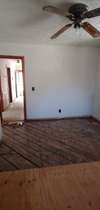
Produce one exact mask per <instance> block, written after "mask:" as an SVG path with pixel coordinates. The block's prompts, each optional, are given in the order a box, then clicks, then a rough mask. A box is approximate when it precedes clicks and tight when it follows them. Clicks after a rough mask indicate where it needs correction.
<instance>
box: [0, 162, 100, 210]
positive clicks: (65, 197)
mask: <svg viewBox="0 0 100 210" xmlns="http://www.w3.org/2000/svg"><path fill="white" fill-rule="evenodd" d="M9 192H10V193H9ZM0 209H3V210H11V209H14V210H27V209H30V210H47V209H48V210H51V209H52V210H69V209H71V210H90V209H91V210H99V209H100V161H98V162H93V163H85V164H74V165H69V166H68V165H67V166H66V165H65V166H58V167H49V168H42V169H30V170H21V171H14V172H2V173H0Z"/></svg>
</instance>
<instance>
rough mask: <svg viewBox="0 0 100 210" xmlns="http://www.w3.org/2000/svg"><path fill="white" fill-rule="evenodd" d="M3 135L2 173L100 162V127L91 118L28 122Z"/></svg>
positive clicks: (10, 127)
mask: <svg viewBox="0 0 100 210" xmlns="http://www.w3.org/2000/svg"><path fill="white" fill-rule="evenodd" d="M3 132H4V134H3V143H2V144H1V145H0V157H1V158H2V159H1V161H0V165H1V167H0V171H4V170H5V171H6V170H12V168H15V169H16V168H17V169H24V168H25V169H26V168H31V167H33V168H34V167H47V166H56V165H63V164H72V163H81V162H91V161H96V160H100V123H99V122H97V121H95V120H93V119H91V118H87V119H71V120H70V119H69V120H52V121H33V122H25V123H24V125H23V126H4V128H3ZM4 162H6V163H5V164H4ZM7 163H8V166H7V167H6V164H7ZM10 166H11V167H10Z"/></svg>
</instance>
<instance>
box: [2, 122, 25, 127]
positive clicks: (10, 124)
mask: <svg viewBox="0 0 100 210" xmlns="http://www.w3.org/2000/svg"><path fill="white" fill-rule="evenodd" d="M23 124H24V122H23V121H16V122H13V121H12V122H6V121H5V122H3V125H7V126H14V127H16V126H23Z"/></svg>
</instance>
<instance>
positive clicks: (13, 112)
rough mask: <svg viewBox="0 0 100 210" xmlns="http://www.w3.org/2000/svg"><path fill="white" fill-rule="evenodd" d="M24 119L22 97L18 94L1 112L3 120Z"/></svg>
mask: <svg viewBox="0 0 100 210" xmlns="http://www.w3.org/2000/svg"><path fill="white" fill-rule="evenodd" d="M20 120H24V99H23V96H19V97H18V98H16V99H15V101H14V102H12V103H10V105H9V106H8V107H7V109H6V110H5V111H4V112H3V121H20Z"/></svg>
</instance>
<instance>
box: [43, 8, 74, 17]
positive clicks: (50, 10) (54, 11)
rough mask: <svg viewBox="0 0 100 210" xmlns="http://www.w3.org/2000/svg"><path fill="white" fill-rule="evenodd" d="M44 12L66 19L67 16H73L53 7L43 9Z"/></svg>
mask: <svg viewBox="0 0 100 210" xmlns="http://www.w3.org/2000/svg"><path fill="white" fill-rule="evenodd" d="M43 10H44V11H47V12H51V13H54V14H57V15H62V16H64V17H67V15H71V14H69V13H68V14H67V13H65V12H64V11H63V10H61V9H59V8H56V7H53V6H45V7H43Z"/></svg>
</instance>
